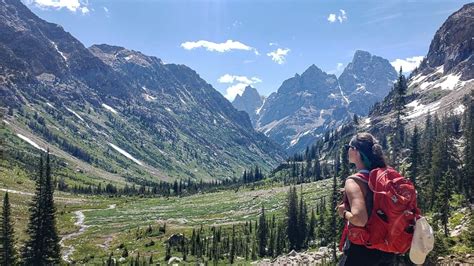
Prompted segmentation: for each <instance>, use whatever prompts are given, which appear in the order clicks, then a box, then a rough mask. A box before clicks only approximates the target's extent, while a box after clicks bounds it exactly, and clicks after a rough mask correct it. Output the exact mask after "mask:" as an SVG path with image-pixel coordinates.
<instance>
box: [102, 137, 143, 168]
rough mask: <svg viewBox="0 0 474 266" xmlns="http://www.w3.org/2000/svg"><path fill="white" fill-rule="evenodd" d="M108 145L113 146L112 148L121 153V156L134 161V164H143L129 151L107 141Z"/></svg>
mask: <svg viewBox="0 0 474 266" xmlns="http://www.w3.org/2000/svg"><path fill="white" fill-rule="evenodd" d="M108 144H109V146H110V147H112V148H114V150H116V151H118V152H119V153H120V154H122V155H123V156H125V157H127V158H128V159H130V160H132V161H134V162H135V163H136V164H138V165H143V163H142V162H140V161H139V160H137V159H135V157H133V156H132V155H131V154H130V153H128V152H126V151H125V150H123V149H121V148H120V147H118V146H116V145H114V144H112V143H110V142H108Z"/></svg>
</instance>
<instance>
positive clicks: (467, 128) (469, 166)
mask: <svg viewBox="0 0 474 266" xmlns="http://www.w3.org/2000/svg"><path fill="white" fill-rule="evenodd" d="M466 107H467V108H466V111H465V112H464V128H463V132H464V134H463V135H464V139H465V147H464V154H463V155H464V156H463V157H464V158H463V159H464V167H463V178H462V182H461V183H462V187H463V192H464V195H465V196H466V199H470V200H471V202H472V199H473V191H472V190H473V187H474V180H473V179H474V178H473V177H474V146H473V145H474V92H473V91H471V95H469V97H468V101H467V103H466Z"/></svg>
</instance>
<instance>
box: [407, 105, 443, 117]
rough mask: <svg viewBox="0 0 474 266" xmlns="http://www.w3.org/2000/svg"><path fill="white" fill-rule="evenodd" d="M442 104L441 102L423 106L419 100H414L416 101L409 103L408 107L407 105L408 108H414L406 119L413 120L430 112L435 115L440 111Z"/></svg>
mask: <svg viewBox="0 0 474 266" xmlns="http://www.w3.org/2000/svg"><path fill="white" fill-rule="evenodd" d="M440 103H441V102H439V101H438V102H433V103H430V104H427V105H424V104H421V103H420V102H419V100H414V101H412V102H410V103H408V104H407V105H405V106H406V107H411V108H412V110H411V111H410V112H408V114H407V116H406V117H405V119H412V118H415V117H419V116H421V115H425V114H427V113H428V112H430V113H433V112H434V111H436V110H438V109H439V107H440V106H439V105H440Z"/></svg>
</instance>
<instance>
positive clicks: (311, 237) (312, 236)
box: [307, 209, 317, 242]
mask: <svg viewBox="0 0 474 266" xmlns="http://www.w3.org/2000/svg"><path fill="white" fill-rule="evenodd" d="M316 226H317V221H316V214H315V213H314V209H311V218H310V220H309V229H308V239H307V242H311V241H313V240H314V239H315V233H316Z"/></svg>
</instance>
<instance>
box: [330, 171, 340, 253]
mask: <svg viewBox="0 0 474 266" xmlns="http://www.w3.org/2000/svg"><path fill="white" fill-rule="evenodd" d="M338 192H339V190H338V187H337V177H336V175H334V177H333V184H332V201H331V210H335V209H336V206H337V199H338V195H339V193H338ZM336 230H337V223H336V212H335V211H332V212H331V231H330V232H331V233H330V241H331V247H332V261H334V262H335V261H336V240H337V239H336V236H337V231H336Z"/></svg>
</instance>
